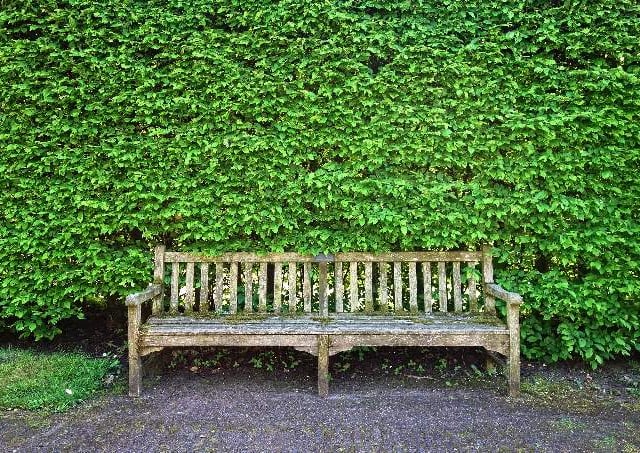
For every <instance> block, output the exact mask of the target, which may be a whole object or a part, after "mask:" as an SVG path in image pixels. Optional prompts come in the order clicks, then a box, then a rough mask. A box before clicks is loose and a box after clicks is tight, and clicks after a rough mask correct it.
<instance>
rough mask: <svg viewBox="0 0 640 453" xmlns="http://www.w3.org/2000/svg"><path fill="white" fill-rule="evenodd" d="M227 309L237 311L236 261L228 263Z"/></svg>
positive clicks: (232, 311)
mask: <svg viewBox="0 0 640 453" xmlns="http://www.w3.org/2000/svg"><path fill="white" fill-rule="evenodd" d="M229 311H230V312H231V313H232V314H233V313H237V312H238V263H231V264H230V265H229Z"/></svg>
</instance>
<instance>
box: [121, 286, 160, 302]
mask: <svg viewBox="0 0 640 453" xmlns="http://www.w3.org/2000/svg"><path fill="white" fill-rule="evenodd" d="M161 293H162V285H157V284H156V285H154V284H151V285H149V286H148V287H147V289H145V290H143V291H140V292H139V293H134V294H129V295H128V296H127V298H126V299H125V301H124V303H125V304H126V305H127V306H129V307H131V306H136V305H141V304H143V303H144V302H146V301H148V300H151V299H153V298H154V297H156V296H157V295H159V294H161Z"/></svg>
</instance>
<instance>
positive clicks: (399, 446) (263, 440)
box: [0, 360, 640, 452]
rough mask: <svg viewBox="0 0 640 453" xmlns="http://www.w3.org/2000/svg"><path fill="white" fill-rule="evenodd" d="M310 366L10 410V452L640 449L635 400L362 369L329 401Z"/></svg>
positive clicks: (1, 434) (341, 382)
mask: <svg viewBox="0 0 640 453" xmlns="http://www.w3.org/2000/svg"><path fill="white" fill-rule="evenodd" d="M365 362H366V361H365ZM310 363H311V362H309V363H307V362H303V363H301V364H300V365H299V366H297V367H296V368H295V369H293V370H290V371H286V370H282V369H276V370H275V371H267V370H265V369H255V368H253V367H250V366H246V365H241V366H236V367H224V366H223V367H220V368H217V369H202V370H200V369H198V370H197V371H196V372H193V371H189V365H191V364H186V366H181V367H180V366H179V367H176V368H174V369H168V368H166V367H164V368H162V369H161V372H162V375H161V376H156V377H152V378H148V379H146V380H145V389H144V393H143V395H142V397H141V398H139V399H131V398H129V397H127V396H124V395H122V394H118V392H111V393H110V394H108V395H106V396H103V397H102V398H100V399H99V400H97V401H95V402H93V403H91V404H89V405H85V406H82V407H78V408H75V409H73V410H71V411H70V412H67V413H65V414H53V415H51V416H43V415H34V414H30V413H27V412H19V411H10V412H4V413H0V446H2V447H1V448H0V450H2V451H34V452H35V451H38V452H40V451H109V452H112V451H123V452H124V451H145V452H146V451H185V452H186V451H189V452H190V451H234V452H235V451H237V452H247V451H291V452H298V451H299V452H312V451H318V452H324V451H326V452H333V451H357V452H360V451H363V452H377V451H384V452H387V451H398V452H401V451H550V452H551V451H553V452H558V451H567V452H570V451H571V452H574V451H630V452H633V451H640V408H638V407H636V406H635V405H634V404H635V403H634V400H631V402H632V403H634V404H631V405H629V404H627V403H628V401H627V402H626V403H619V402H616V401H615V399H612V398H609V397H607V398H605V399H601V398H598V397H597V395H594V393H593V392H589V394H588V395H586V394H585V395H584V398H582V396H581V395H582V394H581V393H575V392H574V393H571V392H570V393H568V394H565V393H563V392H561V390H562V389H563V388H565V387H562V385H560V386H559V387H557V388H558V389H560V390H558V392H559V393H558V394H557V395H554V391H555V390H554V388H556V387H549V386H543V387H539V388H538V387H536V386H535V385H529V386H528V387H526V388H528V389H529V393H525V394H524V395H523V397H522V398H520V399H509V398H507V397H506V396H504V389H503V388H502V387H504V381H503V380H502V378H501V377H493V378H486V377H485V378H482V379H477V380H473V379H472V380H466V381H465V380H464V379H457V380H456V379H455V377H453V378H451V379H453V380H451V379H449V378H447V377H444V378H443V381H444V382H446V383H448V384H449V386H447V385H443V382H442V381H440V380H438V379H436V378H435V377H434V376H433V375H432V376H429V375H426V376H414V375H412V374H410V373H408V372H407V373H404V372H403V373H398V374H397V375H396V374H394V373H382V372H379V373H373V374H371V373H370V371H371V370H362V369H358V366H357V365H358V363H357V360H356V363H355V364H354V366H353V367H352V368H351V370H350V372H349V373H339V372H338V371H337V370H336V366H343V365H338V364H336V363H335V362H334V368H333V370H334V373H336V378H335V379H334V382H333V383H332V388H331V394H330V396H329V397H328V398H326V399H321V398H319V397H318V396H316V394H315V380H314V379H313V378H312V377H311V376H312V374H313V367H312V366H310ZM379 363H380V362H378V364H379ZM382 363H384V360H383V362H382ZM351 371H353V373H351ZM364 371H366V372H364ZM405 371H406V370H405ZM526 371H527V370H526V369H525V373H524V374H525V380H529V381H530V382H532V381H531V379H533V378H532V377H531V376H529V377H527V376H526V375H527V374H529V375H531V373H527V372H526ZM468 374H469V373H467V375H468ZM582 375H584V373H583V374H582ZM587 376H588V374H587ZM496 386H497V387H498V388H497V389H496V388H495V387H496ZM113 393H116V394H113ZM636 402H637V401H636Z"/></svg>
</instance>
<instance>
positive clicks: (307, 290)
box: [302, 263, 311, 313]
mask: <svg viewBox="0 0 640 453" xmlns="http://www.w3.org/2000/svg"><path fill="white" fill-rule="evenodd" d="M302 298H303V300H304V312H305V313H311V263H303V265H302Z"/></svg>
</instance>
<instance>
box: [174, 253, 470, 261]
mask: <svg viewBox="0 0 640 453" xmlns="http://www.w3.org/2000/svg"><path fill="white" fill-rule="evenodd" d="M164 261H165V262H168V263H230V262H239V263H290V262H296V263H333V262H354V261H357V262H361V263H374V262H378V263H379V262H389V263H391V262H402V263H406V262H415V263H417V262H441V261H445V262H456V261H462V262H476V261H482V252H389V253H362V252H356V253H337V254H335V255H315V256H314V255H302V254H299V253H289V252H287V253H267V254H264V255H260V254H257V253H244V252H237V253H223V254H221V255H218V256H209V255H204V254H199V253H183V252H165V254H164Z"/></svg>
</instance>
